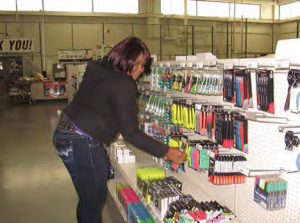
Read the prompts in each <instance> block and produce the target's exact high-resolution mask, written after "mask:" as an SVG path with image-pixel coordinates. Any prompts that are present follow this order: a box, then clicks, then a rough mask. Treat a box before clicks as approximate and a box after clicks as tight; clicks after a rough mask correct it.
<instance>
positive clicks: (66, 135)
mask: <svg viewBox="0 0 300 223" xmlns="http://www.w3.org/2000/svg"><path fill="white" fill-rule="evenodd" d="M53 143H54V145H55V147H56V150H57V153H58V155H59V157H60V158H61V159H62V161H63V163H64V164H65V166H66V168H67V169H68V171H69V173H70V175H71V178H72V181H73V184H74V186H75V189H76V191H77V194H78V198H79V201H78V204H77V221H78V223H99V222H102V219H101V213H102V208H103V204H104V202H105V199H106V193H107V187H106V183H107V175H108V159H107V154H106V151H105V149H104V148H103V144H102V143H99V142H97V141H96V140H95V139H92V138H89V137H86V136H83V135H80V134H77V133H74V132H71V131H68V130H64V129H60V128H57V129H56V130H55V133H54V136H53Z"/></svg>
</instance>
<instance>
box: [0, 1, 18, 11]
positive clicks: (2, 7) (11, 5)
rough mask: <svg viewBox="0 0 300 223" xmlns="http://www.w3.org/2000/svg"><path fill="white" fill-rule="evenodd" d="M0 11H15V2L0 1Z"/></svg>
mask: <svg viewBox="0 0 300 223" xmlns="http://www.w3.org/2000/svg"><path fill="white" fill-rule="evenodd" d="M0 11H16V1H15V0H5V1H4V0H3V1H0Z"/></svg>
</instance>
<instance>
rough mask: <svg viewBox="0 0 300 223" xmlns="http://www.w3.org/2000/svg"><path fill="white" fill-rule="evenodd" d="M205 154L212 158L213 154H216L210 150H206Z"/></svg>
mask: <svg viewBox="0 0 300 223" xmlns="http://www.w3.org/2000/svg"><path fill="white" fill-rule="evenodd" d="M207 155H208V156H209V157H211V158H213V159H214V158H215V156H216V154H215V153H214V152H212V151H210V150H208V151H207Z"/></svg>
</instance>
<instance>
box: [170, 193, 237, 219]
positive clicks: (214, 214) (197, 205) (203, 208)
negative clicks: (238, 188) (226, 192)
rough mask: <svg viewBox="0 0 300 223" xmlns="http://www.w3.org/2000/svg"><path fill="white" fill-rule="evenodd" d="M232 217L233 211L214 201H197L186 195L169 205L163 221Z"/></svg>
mask: <svg viewBox="0 0 300 223" xmlns="http://www.w3.org/2000/svg"><path fill="white" fill-rule="evenodd" d="M233 218H235V215H234V213H233V212H232V211H230V210H229V209H228V208H227V207H225V206H221V205H220V204H219V203H218V202H216V201H210V202H197V201H196V200H194V199H193V198H192V197H190V196H186V197H184V198H182V199H180V200H178V201H176V202H173V203H172V205H170V206H169V209H168V211H167V213H166V216H165V218H164V222H167V223H171V222H174V221H176V222H179V223H186V222H188V223H199V222H200V223H210V222H225V221H230V220H232V219H233Z"/></svg>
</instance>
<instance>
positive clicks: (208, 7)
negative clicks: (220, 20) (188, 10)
mask: <svg viewBox="0 0 300 223" xmlns="http://www.w3.org/2000/svg"><path fill="white" fill-rule="evenodd" d="M197 3H198V4H197V10H198V16H207V17H229V3H225V2H204V1H200V2H197Z"/></svg>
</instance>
